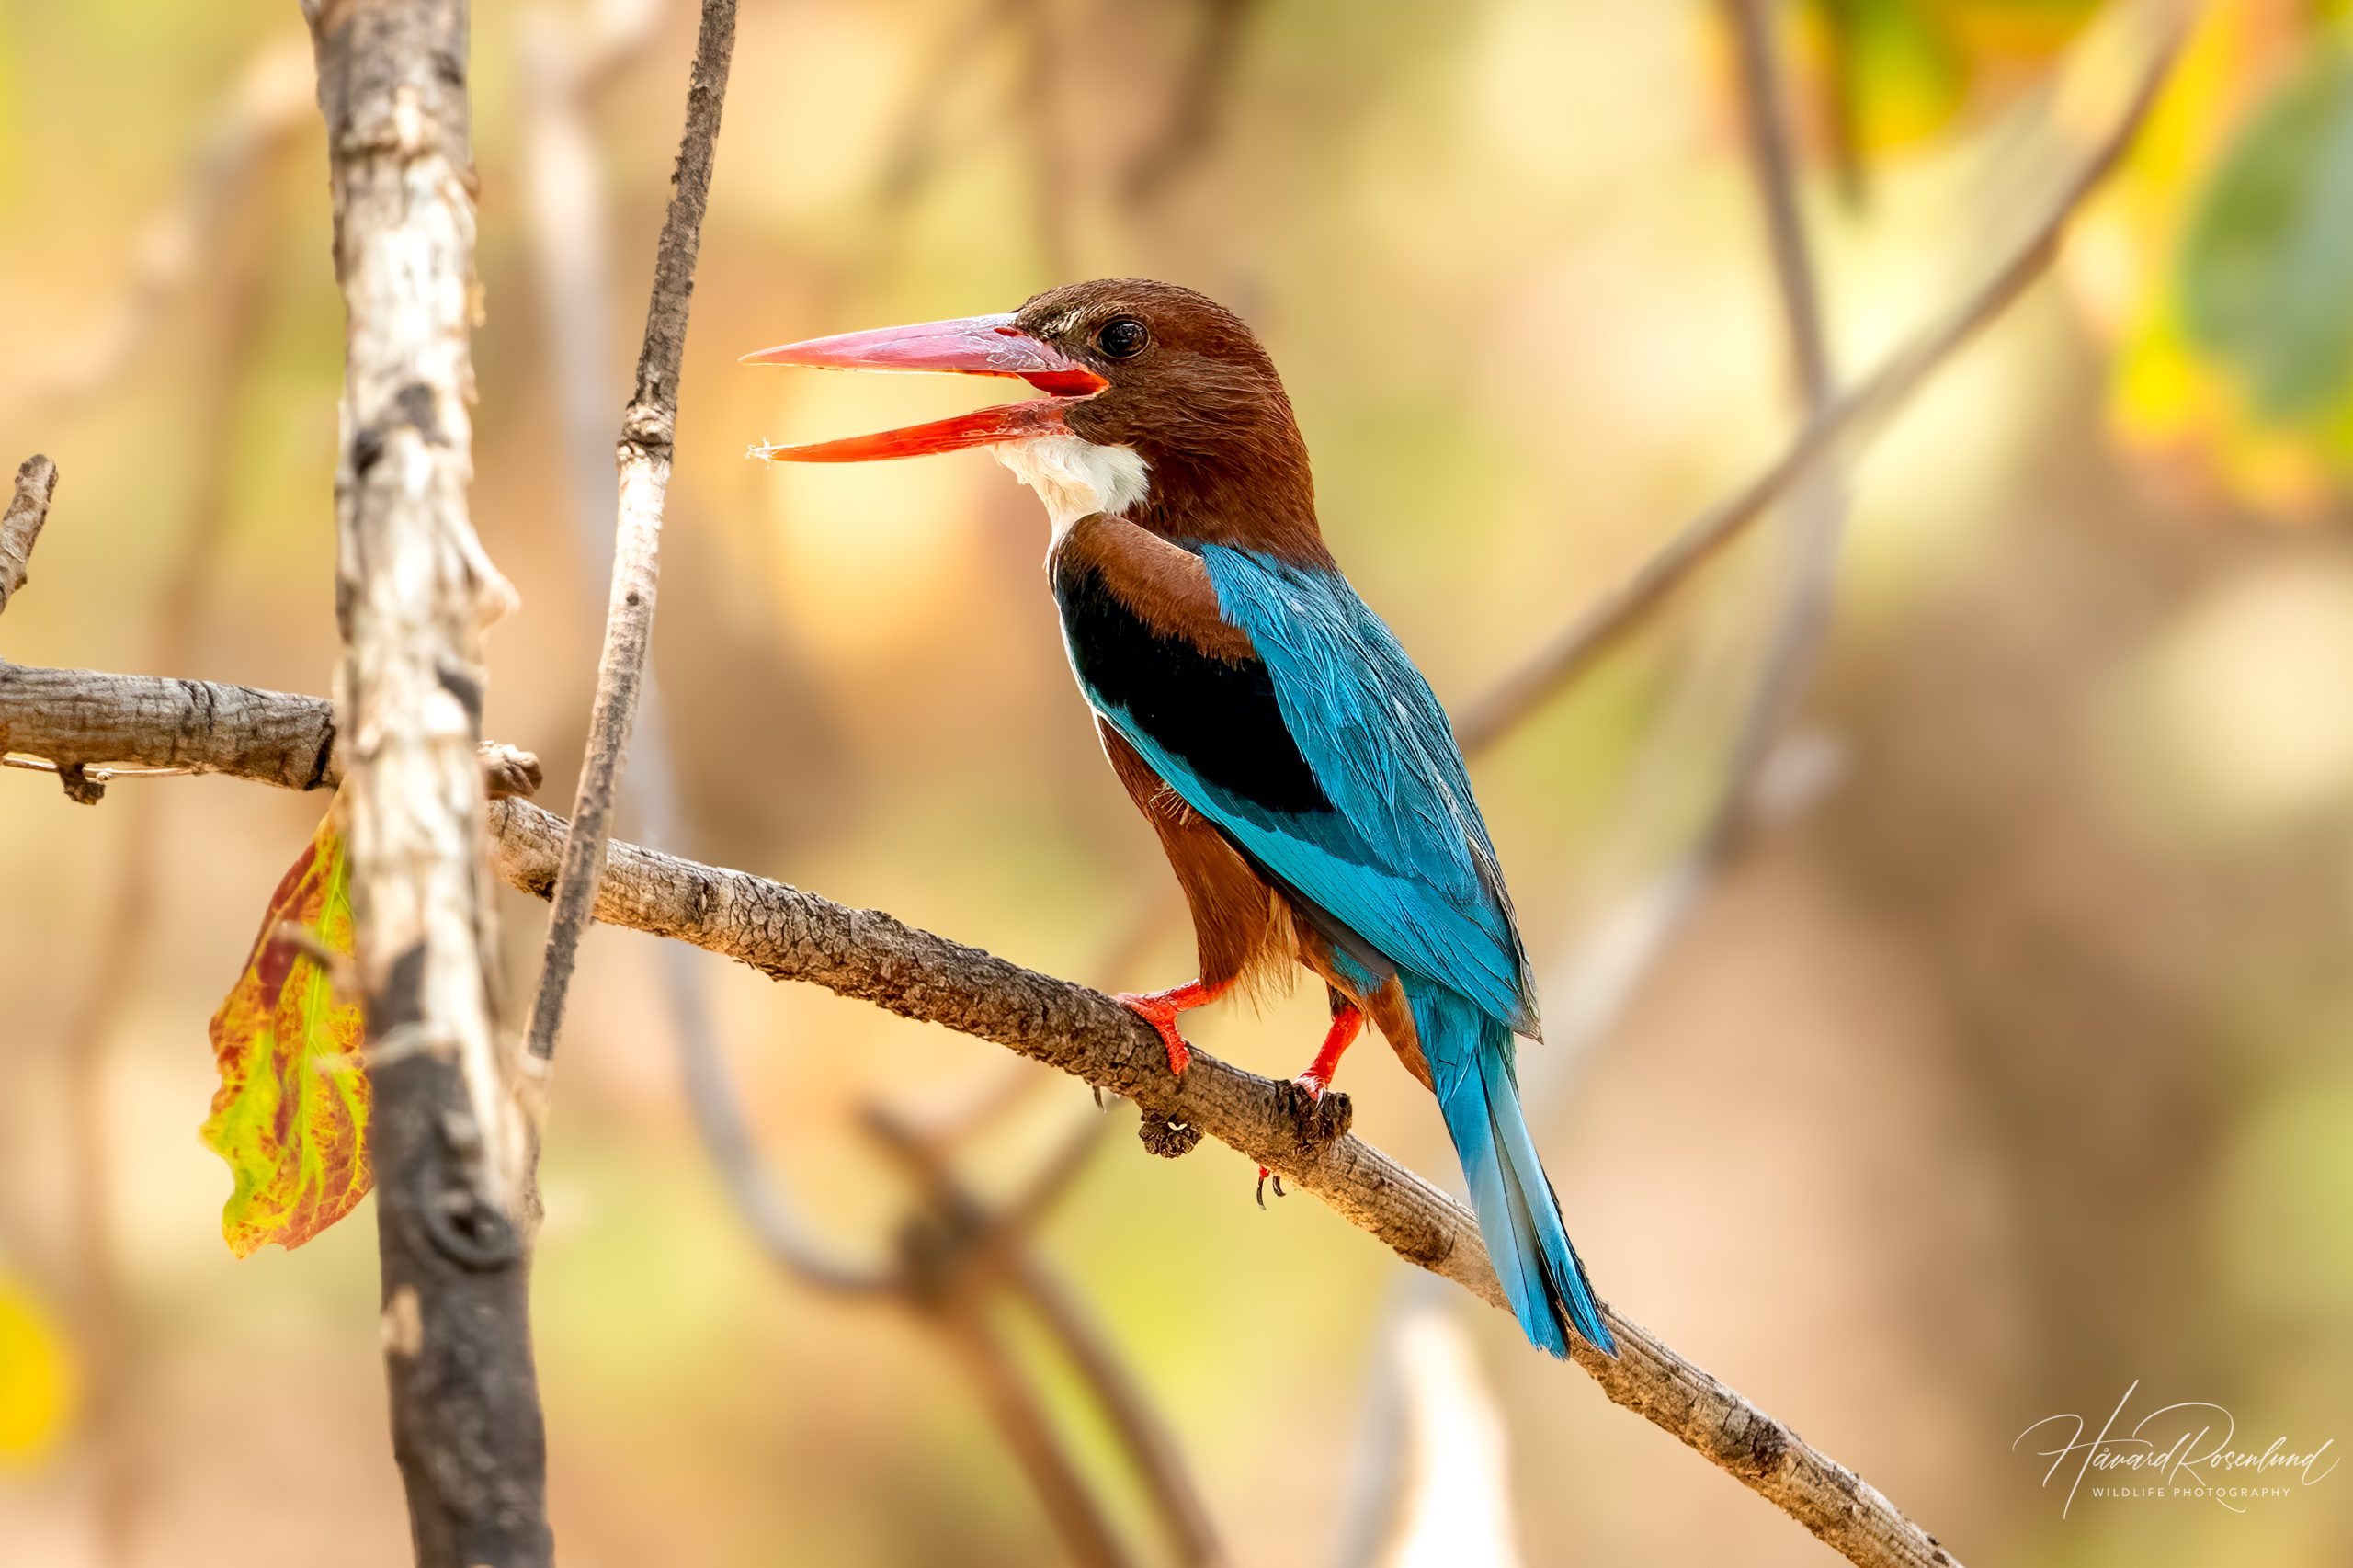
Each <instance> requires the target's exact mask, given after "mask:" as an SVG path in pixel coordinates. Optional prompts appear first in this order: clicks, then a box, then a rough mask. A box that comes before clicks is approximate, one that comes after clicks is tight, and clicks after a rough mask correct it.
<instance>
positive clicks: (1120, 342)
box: [1095, 316, 1151, 359]
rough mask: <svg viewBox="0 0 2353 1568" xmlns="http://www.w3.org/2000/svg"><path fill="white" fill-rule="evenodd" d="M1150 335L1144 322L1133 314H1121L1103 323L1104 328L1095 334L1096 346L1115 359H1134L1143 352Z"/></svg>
mask: <svg viewBox="0 0 2353 1568" xmlns="http://www.w3.org/2000/svg"><path fill="white" fill-rule="evenodd" d="M1150 337H1151V334H1149V333H1147V332H1145V331H1144V329H1143V323H1142V322H1140V321H1138V320H1136V319H1135V318H1134V317H1133V316H1120V317H1119V318H1118V319H1117V320H1115V321H1108V322H1105V323H1104V324H1103V330H1102V331H1100V332H1098V333H1097V334H1096V335H1095V347H1097V348H1100V349H1101V350H1103V352H1104V353H1106V354H1108V355H1109V356H1110V357H1111V358H1114V359H1132V358H1135V357H1136V356H1137V355H1139V354H1141V353H1142V352H1143V346H1144V344H1145V342H1146V341H1147V340H1149V338H1150Z"/></svg>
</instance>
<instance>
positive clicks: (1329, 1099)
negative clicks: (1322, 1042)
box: [1281, 1073, 1356, 1153]
mask: <svg viewBox="0 0 2353 1568" xmlns="http://www.w3.org/2000/svg"><path fill="white" fill-rule="evenodd" d="M1281 1095H1282V1105H1283V1109H1284V1110H1285V1111H1287V1112H1289V1113H1290V1120H1291V1130H1292V1131H1293V1133H1294V1134H1296V1136H1297V1137H1298V1139H1299V1147H1300V1150H1301V1152H1302V1153H1313V1152H1314V1151H1316V1150H1319V1149H1321V1148H1323V1147H1324V1145H1325V1144H1327V1143H1332V1142H1337V1141H1338V1140H1339V1139H1340V1138H1341V1137H1343V1136H1344V1135H1345V1134H1346V1133H1347V1131H1348V1126H1349V1124H1350V1123H1351V1122H1352V1121H1354V1120H1355V1119H1356V1108H1355V1107H1353V1106H1352V1105H1350V1104H1349V1103H1348V1096H1346V1095H1336V1094H1333V1093H1331V1092H1330V1091H1329V1090H1328V1089H1326V1088H1325V1087H1324V1084H1323V1082H1322V1081H1321V1080H1319V1079H1317V1078H1316V1077H1315V1076H1314V1074H1309V1073H1302V1074H1300V1075H1299V1076H1298V1077H1296V1078H1293V1079H1292V1080H1291V1081H1290V1083H1288V1084H1285V1085H1283V1086H1282V1090H1281Z"/></svg>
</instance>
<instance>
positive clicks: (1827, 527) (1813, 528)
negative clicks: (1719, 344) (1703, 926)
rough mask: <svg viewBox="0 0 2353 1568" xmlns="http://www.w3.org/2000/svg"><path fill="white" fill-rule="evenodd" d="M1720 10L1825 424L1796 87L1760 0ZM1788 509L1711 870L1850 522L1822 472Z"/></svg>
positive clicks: (1761, 761) (1784, 286)
mask: <svg viewBox="0 0 2353 1568" xmlns="http://www.w3.org/2000/svg"><path fill="white" fill-rule="evenodd" d="M1722 4H1723V7H1724V12H1725V20H1726V21H1727V22H1728V23H1729V25H1730V27H1731V30H1732V34H1733V52H1734V53H1735V54H1736V55H1737V56H1738V57H1739V60H1740V80H1741V94H1740V97H1741V112H1742V117H1743V119H1745V122H1746V125H1747V129H1748V138H1747V140H1748V151H1749V161H1750V164H1751V166H1752V167H1753V169H1754V170H1755V174H1756V189H1757V195H1758V198H1759V199H1760V200H1761V202H1762V204H1763V206H1764V209H1765V230H1766V235H1767V238H1768V242H1769V248H1770V249H1771V252H1772V256H1773V278H1774V282H1775V284H1776V285H1777V287H1778V290H1779V295H1780V300H1781V317H1782V327H1783V330H1784V332H1785V333H1786V334H1787V335H1788V338H1789V351H1790V379H1791V381H1793V382H1794V383H1795V385H1796V388H1797V393H1798V398H1799V401H1800V403H1801V404H1802V406H1803V409H1804V412H1805V416H1806V417H1807V418H1808V419H1809V420H1812V419H1818V418H1820V417H1821V416H1822V415H1823V412H1824V410H1825V409H1827V408H1828V407H1829V406H1830V401H1831V399H1832V397H1833V396H1834V395H1835V394H1836V386H1835V384H1834V377H1835V372H1834V371H1833V369H1832V368H1831V356H1830V343H1829V335H1828V333H1827V331H1826V329H1825V328H1824V324H1823V317H1822V290H1821V284H1820V282H1819V280H1818V279H1817V278H1816V277H1815V275H1814V266H1813V254H1812V247H1811V246H1810V245H1809V244H1808V243H1807V240H1806V231H1805V216H1804V213H1803V212H1802V210H1801V205H1800V198H1799V194H1798V176H1797V164H1796V149H1795V146H1794V142H1795V135H1794V132H1793V131H1792V129H1791V126H1790V104H1789V85H1788V82H1787V81H1786V79H1785V76H1784V74H1783V73H1782V71H1781V70H1780V68H1779V64H1778V63H1777V62H1776V60H1775V53H1774V44H1773V15H1772V12H1771V11H1770V10H1768V7H1767V5H1766V3H1765V0H1722ZM1789 510H1790V529H1789V533H1790V560H1789V562H1787V563H1786V564H1785V566H1784V567H1783V574H1784V576H1785V579H1786V587H1785V588H1784V590H1783V595H1782V602H1781V606H1780V609H1779V613H1778V614H1777V615H1776V616H1775V617H1774V619H1773V623H1772V626H1771V628H1770V629H1769V631H1768V632H1767V635H1766V640H1765V652H1764V657H1763V660H1762V666H1763V667H1762V669H1761V671H1760V673H1759V674H1758V676H1757V678H1756V687H1755V688H1754V690H1753V692H1752V693H1751V696H1750V698H1749V701H1748V704H1747V707H1746V709H1745V711H1744V712H1743V713H1742V715H1741V720H1740V727H1739V729H1738V731H1737V732H1736V733H1735V735H1734V738H1733V752H1732V756H1731V759H1730V761H1729V763H1728V764H1727V766H1726V767H1725V769H1724V777H1723V779H1722V783H1721V785H1720V787H1719V790H1718V794H1717V801H1716V804H1715V807H1714V809H1713V811H1712V812H1711V813H1710V816H1709V818H1708V821H1707V823H1706V825H1705V826H1704V827H1703V828H1702V829H1701V831H1700V835H1699V842H1698V844H1697V845H1695V846H1694V847H1693V851H1692V852H1693V853H1694V854H1695V855H1697V856H1699V858H1701V859H1703V860H1707V861H1713V860H1715V859H1718V858H1721V857H1722V854H1723V852H1724V851H1725V850H1726V849H1727V848H1728V847H1729V846H1730V844H1731V841H1732V838H1733V834H1734V832H1735V831H1736V829H1737V827H1738V824H1740V823H1741V822H1742V821H1743V820H1744V818H1745V807H1746V804H1747V801H1748V797H1749V792H1750V790H1751V788H1752V786H1754V784H1755V783H1756V777H1757V774H1758V773H1759V771H1760V770H1761V769H1762V768H1763V767H1764V765H1765V759H1766V756H1768V754H1769V753H1770V751H1771V749H1772V747H1773V744H1774V743H1775V742H1776V741H1777V740H1778V739H1779V736H1780V733H1781V730H1782V727H1783V725H1784V724H1785V723H1786V722H1788V719H1789V714H1790V709H1791V708H1792V707H1793V706H1794V705H1795V703H1796V701H1797V697H1798V693H1799V690H1800V689H1801V687H1802V686H1803V685H1804V682H1805V676H1806V673H1807V672H1808V671H1809V670H1810V669H1812V668H1813V662H1814V656H1815V655H1816V654H1817V653H1819V652H1820V651H1821V648H1822V640H1823V637H1824V634H1825V633H1826V632H1827V631H1828V629H1829V624H1830V608H1831V595H1832V591H1833V588H1834V586H1835V584H1836V574H1837V567H1838V547H1839V543H1840V540H1841V539H1842V538H1843V536H1844V534H1845V532H1846V520H1847V502H1846V497H1845V494H1844V486H1843V485H1842V484H1841V483H1840V482H1839V478H1838V475H1837V474H1836V473H1835V472H1832V471H1831V470H1830V469H1828V468H1826V467H1824V468H1817V469H1815V470H1813V472H1810V473H1808V474H1807V475H1805V477H1804V478H1803V479H1802V480H1801V481H1800V482H1799V483H1798V484H1797V487H1796V488H1795V489H1794V490H1793V491H1792V492H1791V494H1790V506H1789Z"/></svg>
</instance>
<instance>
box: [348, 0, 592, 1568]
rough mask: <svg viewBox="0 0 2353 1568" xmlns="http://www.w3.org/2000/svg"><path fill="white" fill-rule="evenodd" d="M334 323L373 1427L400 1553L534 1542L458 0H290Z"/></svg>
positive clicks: (464, 1554)
mask: <svg viewBox="0 0 2353 1568" xmlns="http://www.w3.org/2000/svg"><path fill="white" fill-rule="evenodd" d="M305 15H306V16H308V17H310V19H311V23H312V31H313V48H314V51H315V54H316V58H317V63H318V73H319V107H320V109H321V112H322V113H323V114H324V117H325V119H326V128H327V153H328V169H329V175H330V185H331V188H332V193H333V198H334V204H335V276H336V278H337V280H338V281H339V282H340V283H341V284H342V287H343V293H344V300H345V304H346V307H347V314H348V320H347V326H346V333H345V349H346V365H345V371H344V389H343V407H342V420H341V424H342V440H343V448H342V452H341V455H340V460H339V461H338V463H337V467H336V473H335V519H336V528H337V534H338V540H339V544H340V553H339V559H338V562H337V569H336V584H335V588H336V610H337V618H338V619H339V621H340V622H341V625H342V630H343V635H344V643H345V651H344V658H343V662H342V665H341V666H340V668H339V669H338V670H337V672H336V681H335V688H336V689H335V698H336V700H335V727H336V730H337V732H338V733H339V734H340V735H341V737H342V748H343V753H344V758H345V776H344V794H343V800H342V808H341V809H342V811H343V813H344V825H345V831H346V834H347V838H348V841H349V845H350V858H351V889H352V909H353V917H354V922H353V923H354V926H355V931H356V936H357V941H358V972H359V976H360V982H361V985H362V988H363V992H364V996H365V1003H366V1008H367V1018H368V1034H369V1040H370V1041H371V1042H373V1043H377V1044H381V1042H382V1041H384V1040H387V1039H388V1038H391V1037H393V1036H395V1035H397V1036H399V1037H400V1038H402V1039H404V1040H409V1041H412V1042H415V1044H417V1045H420V1046H422V1047H423V1049H418V1050H411V1051H404V1052H401V1053H399V1056H398V1060H397V1061H396V1062H386V1063H383V1064H380V1065H378V1066H377V1067H375V1068H373V1069H371V1073H370V1076H371V1079H372V1081H373V1085H374V1089H375V1117H374V1123H373V1130H372V1134H371V1139H372V1152H373V1154H374V1157H375V1161H376V1171H377V1187H378V1202H379V1206H380V1207H379V1213H378V1247H379V1253H380V1256H381V1261H382V1268H383V1287H382V1288H383V1302H384V1344H385V1365H386V1370H387V1374H388V1379H389V1381H390V1384H391V1392H392V1448H393V1453H394V1456H395V1457H396V1458H397V1459H398V1460H399V1462H400V1468H401V1475H402V1480H403V1482H404V1483H405V1485H406V1488H407V1492H408V1504H409V1522H410V1527H411V1531H412V1534H413V1536H414V1539H415V1548H416V1558H417V1562H419V1563H420V1564H423V1565H426V1568H472V1565H474V1564H496V1565H499V1568H508V1565H528V1568H535V1565H538V1564H543V1563H546V1562H549V1561H550V1558H551V1551H552V1548H551V1541H550V1539H549V1534H548V1528H547V1519H546V1504H545V1499H544V1493H545V1484H546V1439H545V1435H544V1429H543V1426H542V1421H541V1417H540V1405H539V1390H538V1382H537V1378H536V1375H535V1373H534V1371H533V1369H532V1365H531V1351H530V1333H529V1313H528V1310H527V1300H526V1292H527V1289H528V1283H529V1268H528V1264H529V1259H528V1254H527V1250H526V1247H525V1244H524V1235H523V1231H522V1228H521V1223H520V1220H519V1217H518V1214H517V1206H518V1203H519V1200H520V1198H521V1195H522V1193H523V1191H524V1190H525V1186H526V1179H527V1174H528V1173H527V1169H526V1165H527V1160H528V1153H527V1144H528V1142H529V1141H528V1139H527V1137H526V1130H525V1128H524V1126H523V1119H522V1117H521V1115H520V1112H519V1110H518V1108H517V1098H516V1096H515V1093H514V1082H513V1070H512V1064H511V1062H510V1061H509V1060H508V1059H507V1056H506V1053H505V1052H504V1051H502V1050H501V1049H500V1044H499V1040H498V1037H497V1030H496V1020H495V1017H494V1001H493V985H492V981H491V972H492V971H491V953H492V945H491V905H490V897H489V891H490V883H489V874H488V869H487V865H486V862H485V858H484V856H483V829H482V813H483V775H482V766H481V763H480V762H479V760H478V759H477V756H476V745H477V744H478V743H479V741H480V739H481V729H482V701H483V679H484V676H483V667H482V638H483V629H484V628H485V627H486V626H487V625H488V624H489V623H490V622H491V621H492V620H494V619H496V618H497V616H498V615H499V614H501V613H502V612H503V611H504V610H505V609H506V608H507V607H508V605H509V604H510V603H511V601H512V597H513V595H512V590H510V589H509V588H508V587H507V585H506V582H505V580H504V579H503V578H501V577H500V576H499V574H498V573H497V571H496V569H495V568H494V567H493V566H492V565H491V563H490V562H489V560H488V558H487V557H486V556H484V555H483V551H482V547H481V544H480V542H479V541H478V540H476V539H475V537H474V532H473V526H472V520H471V519H470V517H469V516H468V512H467V505H466V487H467V484H468V482H469V481H470V480H471V478H472V408H471V405H472V401H473V391H474V389H473V366H472V350H471V343H470V338H471V332H472V324H473V318H474V314H475V312H476V309H477V306H476V301H475V279H474V271H473V256H474V208H473V196H472V189H473V174H472V159H471V153H470V151H469V147H468V133H469V127H468V109H467V98H466V73H467V51H468V11H467V6H466V4H465V3H464V0H320V3H313V4H310V5H306V6H305Z"/></svg>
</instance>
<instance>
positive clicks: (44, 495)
mask: <svg viewBox="0 0 2353 1568" xmlns="http://www.w3.org/2000/svg"><path fill="white" fill-rule="evenodd" d="M56 494H57V465H56V464H55V463H53V462H51V461H50V460H48V459H47V458H45V457H43V456H41V455H40V453H39V452H35V453H34V454H33V455H32V456H31V457H28V458H27V459H26V460H24V461H23V462H22V463H20V464H18V465H17V490H16V494H14V495H13V496H11V497H10V498H9V501H8V511H7V514H6V516H5V517H0V612H5V611H6V609H7V608H8V601H9V600H10V599H12V598H14V597H16V594H17V589H19V588H21V587H23V586H24V585H25V578H26V574H28V572H30V571H31V569H32V559H33V546H34V545H35V544H36V543H38V542H40V529H41V525H42V524H43V523H46V522H47V521H49V503H50V500H51V497H53V496H55V495H56Z"/></svg>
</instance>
